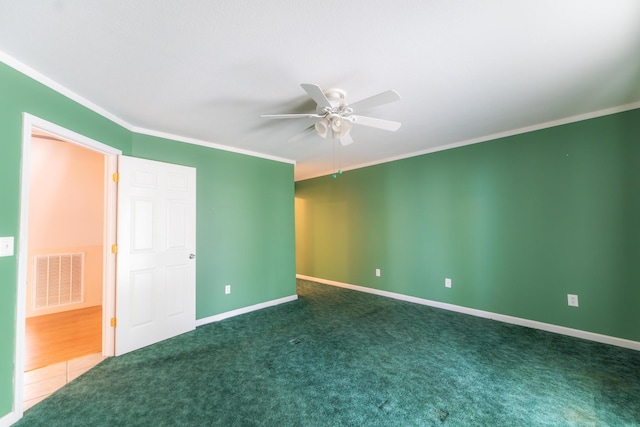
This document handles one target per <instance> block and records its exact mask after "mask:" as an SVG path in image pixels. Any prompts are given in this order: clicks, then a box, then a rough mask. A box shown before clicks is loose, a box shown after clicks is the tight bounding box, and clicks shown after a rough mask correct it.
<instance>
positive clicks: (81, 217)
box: [27, 135, 105, 317]
mask: <svg viewBox="0 0 640 427" xmlns="http://www.w3.org/2000/svg"><path fill="white" fill-rule="evenodd" d="M104 173H105V172H104V156H103V155H101V154H98V153H95V152H93V151H91V150H87V149H84V148H81V147H78V146H77V145H74V144H71V143H67V142H62V141H57V140H51V139H47V138H43V137H38V136H35V135H34V137H33V138H32V145H31V175H30V180H31V181H30V198H29V243H28V245H29V270H28V277H27V317H32V316H39V315H43V314H50V313H54V312H59V311H64V310H72V309H77V308H83V307H90V306H94V305H100V304H102V271H103V270H102V261H103V260H102V256H103V243H104V242H103V239H104V237H103V228H104ZM76 252H84V254H85V277H84V283H85V293H84V302H83V303H80V304H69V305H66V306H62V307H59V308H47V309H40V310H34V302H33V301H34V296H33V293H34V282H33V276H34V268H35V267H34V262H33V261H34V257H35V256H37V255H46V254H65V253H76Z"/></svg>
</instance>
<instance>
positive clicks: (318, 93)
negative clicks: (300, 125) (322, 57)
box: [260, 83, 401, 145]
mask: <svg viewBox="0 0 640 427" xmlns="http://www.w3.org/2000/svg"><path fill="white" fill-rule="evenodd" d="M301 86H302V89H304V90H305V92H307V94H309V96H310V97H311V98H312V99H313V100H314V101H315V103H316V113H315V114H313V113H307V114H263V115H261V116H260V117H264V118H267V119H295V118H317V119H320V120H319V121H317V122H316V124H315V125H314V126H313V127H312V128H311V129H312V130H313V129H315V131H316V133H317V134H318V135H319V136H320V137H322V138H326V137H327V135H329V132H331V137H332V139H333V140H334V141H339V142H340V143H341V144H342V145H349V144H351V143H353V139H352V138H351V128H352V125H353V124H356V125H360V126H369V127H373V128H377V129H382V130H387V131H391V132H393V131H396V130H398V129H399V128H400V125H401V123H399V122H394V121H390V120H383V119H377V118H374V117H367V116H360V115H356V114H354V112H356V111H358V110H365V109H367V108H372V107H376V106H378V105H382V104H387V103H389V102H394V101H397V100H399V99H400V95H398V93H397V92H396V91H394V90H388V91H386V92H382V93H379V94H377V95H374V96H371V97H369V98H366V99H363V100H361V101H358V102H355V103H353V104H347V103H346V98H347V93H346V92H345V91H344V90H342V89H338V88H331V89H327V90H325V91H323V90H322V89H321V88H320V86H318V85H315V84H307V83H303V84H302V85H301ZM308 130H309V129H306V130H305V131H304V132H303V133H306V132H307V131H308ZM297 139H298V136H297V135H296V136H294V137H293V138H292V139H291V140H297Z"/></svg>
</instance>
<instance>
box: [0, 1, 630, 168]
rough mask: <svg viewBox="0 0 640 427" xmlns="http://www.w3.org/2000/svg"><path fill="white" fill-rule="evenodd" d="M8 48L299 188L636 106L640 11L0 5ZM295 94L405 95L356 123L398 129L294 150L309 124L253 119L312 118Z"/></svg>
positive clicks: (122, 113)
mask: <svg viewBox="0 0 640 427" xmlns="http://www.w3.org/2000/svg"><path fill="white" fill-rule="evenodd" d="M0 52H3V53H4V55H5V57H7V56H8V57H10V58H12V59H14V60H15V61H16V62H18V63H21V64H24V65H26V66H27V67H29V68H31V69H33V70H35V71H36V72H38V73H40V74H42V75H44V76H46V77H47V78H49V79H51V80H53V81H54V82H56V83H57V84H59V85H61V86H62V87H64V88H66V89H68V90H69V91H71V92H73V93H75V94H77V95H78V97H79V98H83V99H85V100H87V101H88V102H89V103H91V104H93V105H95V106H98V107H99V109H101V110H103V111H104V112H107V113H108V114H107V115H109V116H114V117H117V118H118V119H119V121H120V122H121V123H126V124H127V126H128V127H129V128H130V129H132V130H135V131H140V132H145V133H151V134H167V135H174V136H176V137H177V138H178V139H180V140H185V141H192V142H193V141H202V142H205V143H213V144H220V145H223V146H228V147H232V149H235V150H240V151H241V152H252V153H260V154H262V155H264V156H267V157H276V158H281V159H290V160H295V161H296V167H295V170H296V172H295V176H296V180H300V179H305V178H309V177H313V176H318V175H323V174H328V173H332V172H334V168H337V167H341V168H342V169H343V170H349V169H352V168H354V167H357V166H362V165H367V164H375V163H379V162H382V161H385V160H389V159H394V158H402V157H406V156H409V155H413V154H417V153H424V152H429V151H435V150H438V149H442V148H443V147H448V146H455V145H461V144H466V143H471V142H478V141H481V140H486V139H489V138H492V137H494V136H499V135H506V134H511V133H517V132H520V131H523V130H525V129H531V128H537V127H544V126H546V125H548V124H550V123H562V122H566V121H572V120H575V119H576V118H580V117H586V116H591V115H594V114H593V113H594V112H599V111H601V110H607V111H617V110H624V109H629V108H636V107H639V106H640V104H638V103H639V102H640V1H638V0H611V1H604V0H562V1H558V0H530V1H524V0H522V1H504V0H483V1H476V0H468V1H464V0H460V1H453V0H440V1H434V0H430V1H427V0H393V1H392V0H376V1H373V0H349V1H344V0H342V1H338V0H323V1H315V2H310V1H301V0H272V1H258V0H256V1H247V0H216V1H212V0H191V1H187V2H185V1H179V0H174V1H166V0H165V1H161V0H136V1H131V0H109V1H95V0H94V1H86V0H75V1H67V0H40V1H37V0H30V1H11V0H0ZM301 83H315V84H318V85H320V86H321V87H323V88H329V87H339V88H342V89H344V90H346V91H347V101H348V102H355V101H357V100H360V99H362V98H366V97H368V96H370V95H374V94H376V93H379V92H382V91H385V90H387V89H395V90H396V91H398V92H399V94H400V96H401V97H402V99H401V100H400V101H398V102H396V103H393V104H387V105H383V106H379V107H376V108H374V109H371V110H370V111H366V112H361V113H363V114H365V115H369V116H373V117H379V118H384V119H389V120H396V121H400V122H402V127H401V128H400V130H398V131H397V132H386V131H383V130H377V129H371V128H365V127H356V128H354V130H353V131H352V136H353V138H354V140H355V143H353V144H352V145H349V146H346V147H337V148H336V149H335V153H334V147H333V145H332V142H331V141H330V140H324V139H321V138H320V137H318V136H317V135H313V134H311V135H309V136H308V137H305V138H303V139H301V140H299V141H297V142H294V143H291V142H288V140H289V138H290V137H292V136H293V135H295V134H297V133H298V132H300V131H302V130H303V129H305V128H306V127H307V126H309V125H310V124H311V123H312V122H310V121H308V119H299V120H267V119H262V118H260V117H259V115H260V114H279V113H303V112H312V111H313V110H314V106H315V105H314V103H313V102H312V101H311V100H310V98H309V97H308V96H307V94H306V93H305V92H304V91H303V90H302V88H301V87H300V84H301ZM597 114H599V113H596V114H595V115H597ZM585 115H586V116H585ZM576 116H579V117H576Z"/></svg>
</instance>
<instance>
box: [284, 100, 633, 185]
mask: <svg viewBox="0 0 640 427" xmlns="http://www.w3.org/2000/svg"><path fill="white" fill-rule="evenodd" d="M637 108H640V102H634V103H632V104H626V105H620V106H617V107H611V108H605V109H604V110H598V111H593V112H590V113H585V114H579V115H577V116H571V117H565V118H562V119H558V120H552V121H550V122H544V123H538V124H535V125H531V126H525V127H522V128H518V129H513V130H508V131H505V132H499V133H494V134H492V135H486V136H481V137H478V138H472V139H467V140H464V141H459V142H453V143H451V144H446V145H440V146H437V147H431V148H427V149H424V150H420V151H414V152H412V153H407V154H402V155H400V156H395V157H388V158H386V159H381V160H375V161H373V162H368V163H360V164H357V165H354V166H349V167H346V168H343V169H342V170H343V171H344V172H347V171H350V170H355V169H361V168H366V167H369V166H375V165H380V164H383V163H389V162H395V161H396V160H403V159H409V158H411V157H418V156H422V155H425V154H430V153H437V152H438V151H445V150H451V149H453V148H458V147H464V146H465V145H473V144H478V143H481V142H487V141H494V140H497V139H501V138H507V137H509V136H515V135H522V134H525V133H529V132H535V131H538V130H543V129H549V128H552V127H556V126H562V125H566V124H569V123H575V122H581V121H584V120H589V119H595V118H598V117H604V116H609V115H611V114H617V113H623V112H625V111H631V110H635V109H637ZM331 173H332V172H321V173H319V174H314V175H310V176H307V177H304V178H299V179H296V181H304V180H307V179H312V178H318V177H320V176H325V175H328V174H331Z"/></svg>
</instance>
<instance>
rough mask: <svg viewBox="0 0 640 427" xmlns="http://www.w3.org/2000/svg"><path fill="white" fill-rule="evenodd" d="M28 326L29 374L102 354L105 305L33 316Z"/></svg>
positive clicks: (26, 350)
mask: <svg viewBox="0 0 640 427" xmlns="http://www.w3.org/2000/svg"><path fill="white" fill-rule="evenodd" d="M25 327H26V329H25V361H24V363H25V364H24V370H25V372H27V371H31V370H33V369H37V368H41V367H44V366H49V365H54V364H56V363H60V362H64V361H67V360H71V359H75V358H78V357H81V356H85V355H88V354H94V353H101V352H102V306H95V307H88V308H83V309H79V310H71V311H65V312H62V313H56V314H48V315H46V316H37V317H30V318H28V319H26V325H25Z"/></svg>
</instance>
